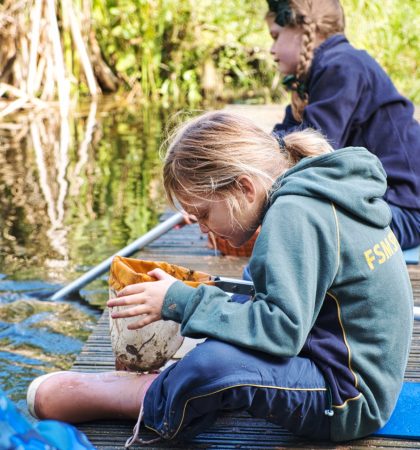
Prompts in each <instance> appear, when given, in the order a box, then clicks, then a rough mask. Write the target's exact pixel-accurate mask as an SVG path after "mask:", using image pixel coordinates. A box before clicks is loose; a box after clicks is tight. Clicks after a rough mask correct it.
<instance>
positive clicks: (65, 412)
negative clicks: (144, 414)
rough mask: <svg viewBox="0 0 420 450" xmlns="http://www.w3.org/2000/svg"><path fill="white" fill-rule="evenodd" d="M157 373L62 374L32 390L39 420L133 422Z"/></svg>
mask: <svg viewBox="0 0 420 450" xmlns="http://www.w3.org/2000/svg"><path fill="white" fill-rule="evenodd" d="M157 376H158V374H137V373H130V372H100V373H78V372H64V373H61V374H57V375H54V376H52V377H50V378H48V379H46V380H45V381H44V382H43V383H42V384H41V385H40V386H39V388H38V390H37V391H36V396H35V412H36V414H37V416H38V417H39V418H41V419H55V420H61V421H63V422H70V423H78V422H87V421H90V420H97V419H111V418H112V419H137V417H138V415H139V410H140V407H141V405H142V403H143V399H144V396H145V394H146V391H147V389H148V388H149V386H150V384H151V383H152V382H153V380H154V379H155V378H156V377H157Z"/></svg>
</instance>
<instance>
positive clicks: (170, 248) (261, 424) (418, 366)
mask: <svg viewBox="0 0 420 450" xmlns="http://www.w3.org/2000/svg"><path fill="white" fill-rule="evenodd" d="M136 257H139V258H142V259H150V260H152V259H153V260H163V261H168V262H172V263H175V264H180V265H183V266H186V267H191V268H194V269H197V270H203V271H205V272H208V273H211V274H214V275H218V274H220V275H221V274H223V275H224V276H232V277H239V276H240V275H241V272H242V267H243V266H244V264H245V263H246V259H244V258H235V257H221V256H215V255H214V251H212V250H209V249H208V248H207V240H206V238H205V237H204V236H203V235H201V233H200V232H199V229H198V227H197V226H196V225H192V226H188V227H184V228H182V229H179V230H172V231H170V232H169V233H167V234H166V235H165V236H163V237H162V238H160V239H158V240H156V241H155V242H154V243H153V244H152V245H150V246H149V247H148V248H146V249H144V250H143V251H141V252H140V253H139V254H138V255H136ZM409 270H410V276H411V279H412V282H413V287H414V295H415V301H416V304H417V306H420V267H419V266H410V268H409ZM73 369H74V370H76V371H104V370H113V369H114V358H113V355H112V351H111V345H110V340H109V332H108V315H107V312H104V314H103V316H102V318H101V319H100V321H99V323H98V325H97V327H96V329H95V331H94V332H93V333H92V335H91V336H90V338H89V339H88V341H87V343H86V345H85V347H84V349H83V350H82V352H81V354H80V355H79V357H78V359H77V361H76V363H75V365H74V368H73ZM406 379H407V380H411V381H420V322H419V321H417V322H416V323H415V330H414V339H413V343H412V348H411V354H410V360H409V364H408V367H407V371H406ZM133 425H134V424H133V423H131V422H117V421H114V422H112V421H104V422H95V423H87V424H83V425H81V426H79V429H80V430H81V431H83V432H84V433H86V435H87V436H88V438H89V439H90V441H91V442H92V443H93V444H94V445H95V446H96V447H97V448H98V449H123V448H124V443H125V441H126V439H127V437H128V436H129V435H130V433H131V430H132V427H133ZM142 437H144V438H145V439H147V438H148V437H149V438H152V437H154V436H153V435H152V433H151V432H148V431H147V430H143V432H142ZM282 447H283V448H284V447H288V448H340V449H344V448H346V449H347V448H348V449H359V448H366V447H374V448H411V449H415V448H416V449H419V448H420V440H419V441H406V440H396V439H384V438H375V437H372V438H367V439H362V440H358V441H353V442H350V443H346V444H341V445H340V446H334V445H332V444H330V443H325V442H323V443H317V442H313V441H306V440H302V439H299V438H296V437H294V436H292V435H291V434H290V433H288V432H286V431H285V430H283V429H281V428H279V427H278V426H275V425H272V424H270V423H268V422H266V421H264V420H259V419H254V418H252V417H250V416H249V415H247V414H245V413H241V414H231V415H224V416H222V417H220V419H219V420H218V421H217V422H216V423H215V424H214V425H213V426H212V427H211V428H209V429H208V431H206V432H205V433H202V434H200V435H199V436H197V437H196V438H195V439H194V440H193V441H190V442H188V443H186V442H180V443H176V442H172V441H171V442H162V443H157V444H153V445H152V446H146V447H143V448H148V449H155V448H156V449H158V448H171V449H199V448H212V449H233V448H234V449H238V448H242V449H268V448H282Z"/></svg>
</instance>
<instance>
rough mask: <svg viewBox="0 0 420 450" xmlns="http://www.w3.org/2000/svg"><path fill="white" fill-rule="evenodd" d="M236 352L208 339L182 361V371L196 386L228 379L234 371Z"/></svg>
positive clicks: (236, 350)
mask: <svg viewBox="0 0 420 450" xmlns="http://www.w3.org/2000/svg"><path fill="white" fill-rule="evenodd" d="M237 352H238V349H237V348H236V347H235V346H233V345H230V344H228V343H225V342H221V341H216V340H210V339H208V340H207V341H205V342H204V343H202V344H200V345H199V346H197V347H196V348H195V349H194V350H192V351H191V352H189V353H188V354H187V355H186V356H185V357H184V358H183V359H182V370H183V371H184V373H189V374H190V376H191V377H193V378H194V379H195V380H196V381H197V384H207V383H209V382H215V381H216V380H219V379H221V378H225V377H228V376H229V375H230V374H231V373H232V372H233V371H234V370H235V369H234V365H235V362H236V361H237V360H238V358H237V355H235V354H236V353H237ZM180 368H181V367H180Z"/></svg>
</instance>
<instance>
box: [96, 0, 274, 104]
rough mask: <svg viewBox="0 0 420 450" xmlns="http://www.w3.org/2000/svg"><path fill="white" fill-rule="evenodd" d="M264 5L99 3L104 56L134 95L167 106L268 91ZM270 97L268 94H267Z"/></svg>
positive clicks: (182, 0) (217, 0)
mask: <svg viewBox="0 0 420 450" xmlns="http://www.w3.org/2000/svg"><path fill="white" fill-rule="evenodd" d="M265 9H266V3H265V0H257V1H255V2H243V1H239V0H234V1H228V2H226V1H222V0H200V1H198V2H193V1H192V0H106V1H103V0H94V2H93V17H94V21H95V28H96V32H97V35H98V39H99V42H100V44H101V48H102V51H103V53H104V55H105V57H106V59H107V61H108V62H110V63H111V65H113V66H114V67H115V69H116V70H117V71H118V72H119V73H120V74H122V76H123V78H124V79H125V81H126V83H127V85H128V86H130V87H135V86H139V87H140V88H141V94H143V95H144V96H146V97H152V98H153V97H157V96H161V97H163V99H164V101H166V103H171V104H173V103H174V102H175V103H185V100H187V102H188V103H190V104H196V103H198V102H199V101H201V100H202V98H203V94H207V95H208V96H216V97H226V95H229V94H231V93H232V92H233V90H235V91H237V92H236V95H238V93H239V95H246V94H248V95H253V94H254V92H253V90H257V89H260V88H261V87H263V88H265V86H269V85H270V83H271V78H272V74H273V66H272V62H271V60H270V59H269V58H267V57H266V55H265V52H264V51H263V50H261V48H262V46H263V45H264V44H263V42H264V41H265V40H266V38H267V34H266V30H265V23H264V13H265ZM264 90H266V89H264Z"/></svg>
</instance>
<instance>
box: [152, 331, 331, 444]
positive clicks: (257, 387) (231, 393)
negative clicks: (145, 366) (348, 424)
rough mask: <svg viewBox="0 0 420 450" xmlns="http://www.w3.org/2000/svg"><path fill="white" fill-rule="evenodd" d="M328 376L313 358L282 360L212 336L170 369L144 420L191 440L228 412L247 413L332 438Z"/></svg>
mask: <svg viewBox="0 0 420 450" xmlns="http://www.w3.org/2000/svg"><path fill="white" fill-rule="evenodd" d="M328 398H329V396H328V392H327V388H326V383H325V380H324V377H323V375H322V373H321V372H320V370H319V369H318V368H317V367H316V366H315V364H314V363H313V362H312V361H311V360H310V359H307V358H301V357H292V358H279V357H275V356H271V355H268V354H265V353H261V352H258V351H254V350H249V349H245V348H240V347H235V346H233V345H230V344H228V343H225V342H221V341H216V340H213V339H207V340H206V341H205V342H203V343H202V344H199V345H198V346H197V347H196V348H194V349H193V350H191V351H190V352H189V353H188V354H187V355H186V356H185V357H184V358H183V359H182V360H180V361H178V362H177V363H175V364H173V365H171V366H170V367H168V368H167V369H166V370H164V371H163V372H162V373H161V374H160V375H159V376H158V377H157V378H156V379H155V380H154V381H153V383H152V384H151V386H150V388H149V389H148V391H147V394H146V397H145V400H144V423H145V425H146V427H147V428H150V429H152V430H154V431H155V432H156V433H157V434H159V435H160V436H161V437H163V438H165V439H174V438H176V439H179V440H186V439H190V438H192V437H193V436H195V435H197V434H199V433H200V432H202V431H204V430H205V429H206V428H207V427H209V426H210V425H211V424H212V423H213V422H214V421H215V420H216V418H217V416H218V415H219V414H220V413H222V412H232V411H247V412H248V413H250V414H251V415H252V416H254V417H258V418H264V419H266V420H267V421H269V422H273V423H275V424H278V425H281V426H282V427H283V428H286V429H287V430H289V431H291V432H293V433H294V434H296V435H299V436H308V437H310V438H311V439H329V437H330V418H329V417H328V416H327V415H326V414H325V410H326V409H328V407H329V402H328Z"/></svg>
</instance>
